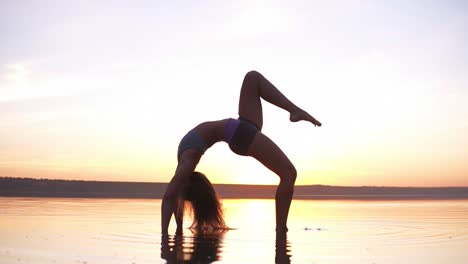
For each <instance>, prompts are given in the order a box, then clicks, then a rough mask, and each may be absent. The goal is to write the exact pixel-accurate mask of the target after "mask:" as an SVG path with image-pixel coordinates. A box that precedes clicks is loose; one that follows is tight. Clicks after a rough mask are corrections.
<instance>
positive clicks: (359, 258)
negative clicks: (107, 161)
mask: <svg viewBox="0 0 468 264" xmlns="http://www.w3.org/2000/svg"><path fill="white" fill-rule="evenodd" d="M223 203H224V206H225V209H226V218H227V223H228V224H229V225H230V226H231V227H232V228H236V229H235V230H230V231H227V232H225V233H218V234H211V235H195V234H192V233H191V232H190V231H189V230H185V232H184V235H183V236H173V231H174V230H175V226H171V229H170V230H171V233H170V236H168V237H162V236H161V234H160V214H159V212H160V205H161V201H160V200H156V199H155V200H141V199H139V200H128V199H80V198H0V215H1V217H0V263H5V264H8V263H88V264H91V263H166V262H169V263H173V262H180V261H181V260H185V261H192V262H196V261H198V262H200V263H210V262H219V263H274V262H275V258H276V260H277V261H278V262H281V263H287V262H292V263H424V264H433V263H460V264H461V263H466V256H467V255H466V252H468V220H467V219H468V200H431V201H401V200H399V201H349V200H347V201H312V200H295V201H293V204H292V207H291V212H290V217H289V228H290V231H289V233H288V236H287V237H286V238H277V237H276V236H275V232H274V201H273V200H250V199H244V200H239V199H232V200H230V199H228V200H224V201H223ZM186 220H187V223H186V226H188V225H189V222H190V221H189V219H186Z"/></svg>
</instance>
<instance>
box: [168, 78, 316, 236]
mask: <svg viewBox="0 0 468 264" xmlns="http://www.w3.org/2000/svg"><path fill="white" fill-rule="evenodd" d="M260 99H263V100H265V101H267V102H269V103H271V104H273V105H276V106H277V107H280V108H282V109H284V110H286V111H288V112H289V114H290V116H289V119H290V121H292V122H297V121H300V120H305V121H308V122H311V123H312V124H314V125H315V126H321V125H322V124H321V123H320V122H319V121H317V120H316V119H315V118H314V117H312V116H311V115H310V114H308V113H307V112H306V111H304V110H302V109H301V108H299V107H298V106H296V105H295V104H294V103H292V102H291V101H289V100H288V99H287V98H286V96H284V95H283V94H282V93H281V92H280V91H279V90H278V89H277V88H276V87H275V86H274V85H273V84H272V83H271V82H270V81H268V80H267V79H266V78H265V77H264V76H263V75H262V74H260V73H258V72H256V71H250V72H248V73H247V74H246V75H245V77H244V81H243V83H242V87H241V91H240V98H239V118H237V119H233V118H228V119H223V120H217V121H209V122H204V123H201V124H199V125H198V126H196V127H195V128H193V129H192V130H190V131H189V132H188V133H187V134H186V135H185V136H184V137H183V138H182V140H181V142H180V144H179V147H178V152H177V160H178V165H177V169H176V171H175V175H174V177H173V178H172V179H171V181H170V182H169V185H168V186H167V189H166V192H165V194H164V197H163V201H162V206H161V218H162V219H161V227H162V233H163V234H167V232H168V227H169V222H170V220H171V217H172V215H173V214H174V216H175V220H176V224H177V231H176V232H177V233H181V232H182V220H183V215H184V211H185V210H186V209H188V207H191V210H192V213H193V224H192V228H197V229H199V230H203V229H205V228H213V229H217V228H226V225H225V222H224V219H223V211H222V208H221V203H220V201H219V199H218V197H217V195H216V192H215V190H214V188H213V186H212V184H211V183H210V181H209V180H208V178H206V176H205V175H203V174H202V173H200V172H196V171H195V168H196V166H197V164H198V162H199V161H200V158H201V157H202V155H203V153H205V151H206V150H207V149H208V148H210V147H211V146H212V145H213V144H215V143H216V142H219V141H224V142H226V143H228V145H229V148H230V149H231V150H232V151H233V152H234V153H236V154H238V155H242V156H250V157H253V158H255V159H257V160H258V161H259V162H260V163H262V164H263V165H264V166H265V167H267V168H268V169H270V170H271V171H273V172H274V173H276V174H277V175H278V176H279V178H280V183H279V185H278V188H277V190H276V195H275V206H276V231H277V232H283V233H285V232H287V230H288V229H287V226H286V223H287V219H288V212H289V207H290V205H291V199H292V196H293V192H294V182H295V180H296V175H297V173H296V169H295V167H294V165H293V164H292V163H291V161H290V160H289V159H288V157H287V156H286V155H285V154H284V153H283V151H282V150H281V149H280V148H279V147H278V146H277V145H276V144H275V143H274V142H273V141H272V140H271V139H270V138H268V137H267V136H266V135H265V134H263V133H262V132H261V130H262V125H263V114H262V105H261V100H260Z"/></svg>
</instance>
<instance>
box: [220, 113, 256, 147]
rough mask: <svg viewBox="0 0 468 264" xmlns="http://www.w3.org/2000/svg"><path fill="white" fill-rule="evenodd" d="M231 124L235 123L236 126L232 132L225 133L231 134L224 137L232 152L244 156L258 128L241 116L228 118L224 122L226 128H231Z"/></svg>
mask: <svg viewBox="0 0 468 264" xmlns="http://www.w3.org/2000/svg"><path fill="white" fill-rule="evenodd" d="M232 124H234V125H237V127H236V128H235V130H233V131H234V132H233V133H232V132H231V133H227V134H230V135H231V136H230V137H229V138H227V139H226V142H227V143H228V144H229V148H230V149H231V150H232V151H233V152H234V153H236V154H238V155H242V156H246V155H247V150H248V149H249V147H250V145H251V144H252V141H253V139H254V138H255V135H256V134H257V132H258V131H260V130H259V129H258V128H257V126H256V125H255V124H254V123H252V122H250V121H248V120H246V119H243V118H241V117H239V119H230V120H229V121H228V123H227V124H226V128H228V127H229V128H230V129H232Z"/></svg>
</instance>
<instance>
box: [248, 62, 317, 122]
mask: <svg viewBox="0 0 468 264" xmlns="http://www.w3.org/2000/svg"><path fill="white" fill-rule="evenodd" d="M260 98H262V99H264V100H265V101H267V102H269V103H271V104H273V105H275V106H277V107H279V108H282V109H284V110H286V111H288V112H289V113H290V117H289V119H290V120H291V121H292V122H297V121H300V120H306V121H309V122H312V123H313V124H314V125H318V126H320V125H321V124H320V122H319V121H317V120H316V119H315V118H313V117H312V116H311V115H310V114H308V113H307V112H305V111H304V110H302V109H301V108H299V107H297V106H296V105H295V104H294V103H292V102H291V101H289V99H288V98H287V97H286V96H284V95H283V94H282V93H281V92H280V91H279V90H278V89H277V88H276V87H275V86H274V85H273V84H272V83H271V82H270V81H268V80H267V79H266V78H265V77H263V75H262V74H260V73H259V72H257V71H250V72H248V73H247V74H246V75H245V77H244V81H243V82H242V87H241V93H240V98H239V116H241V117H243V118H245V119H248V120H250V121H251V122H253V123H255V124H256V125H257V126H258V127H259V128H262V126H263V114H262V104H261V100H260Z"/></svg>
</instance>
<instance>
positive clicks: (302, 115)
mask: <svg viewBox="0 0 468 264" xmlns="http://www.w3.org/2000/svg"><path fill="white" fill-rule="evenodd" d="M289 120H291V122H297V121H301V120H304V121H309V122H311V123H312V124H314V125H316V126H321V125H322V123H320V122H319V121H318V120H317V119H315V118H314V117H313V116H311V115H309V113H307V112H306V111H304V110H302V109H300V108H297V109H296V110H295V111H293V112H291V114H290V116H289Z"/></svg>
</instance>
